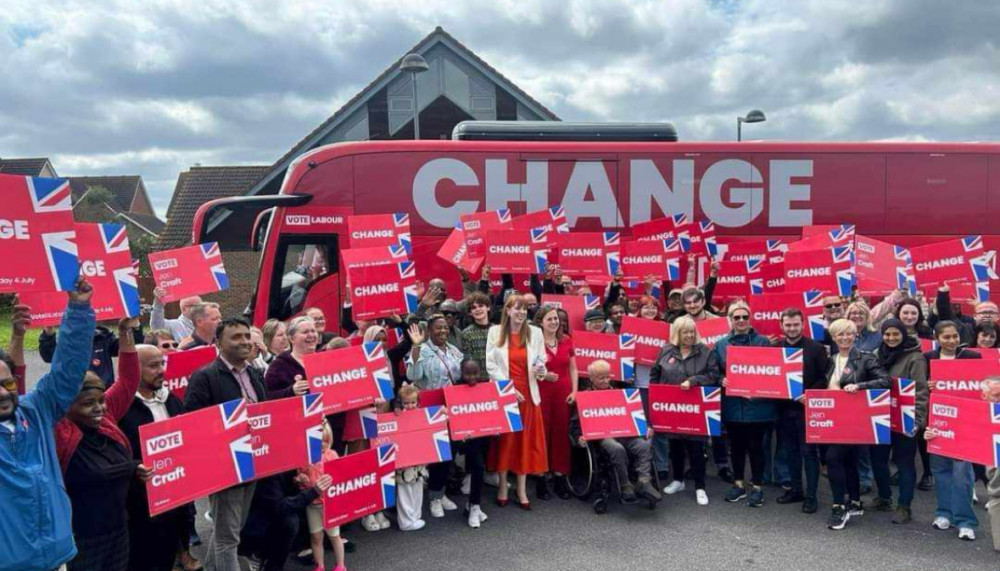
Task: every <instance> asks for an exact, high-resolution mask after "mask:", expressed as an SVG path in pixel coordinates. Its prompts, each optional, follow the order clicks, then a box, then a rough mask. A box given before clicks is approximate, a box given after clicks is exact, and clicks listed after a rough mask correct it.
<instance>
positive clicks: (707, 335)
mask: <svg viewBox="0 0 1000 571" xmlns="http://www.w3.org/2000/svg"><path fill="white" fill-rule="evenodd" d="M694 328H695V329H697V330H698V336H699V337H701V342H702V343H704V344H705V345H706V346H707V347H708V348H709V349H711V348H713V347H715V344H716V343H717V342H718V341H719V339H722V338H723V337H725V336H726V335H729V333H730V332H731V331H732V328H731V327H730V326H729V319H727V318H725V317H712V318H709V319H703V320H701V321H695V322H694Z"/></svg>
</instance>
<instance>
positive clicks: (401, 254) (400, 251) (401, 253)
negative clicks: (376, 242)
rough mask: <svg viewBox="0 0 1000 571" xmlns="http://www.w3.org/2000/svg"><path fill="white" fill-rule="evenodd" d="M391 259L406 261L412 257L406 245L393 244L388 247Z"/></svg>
mask: <svg viewBox="0 0 1000 571" xmlns="http://www.w3.org/2000/svg"><path fill="white" fill-rule="evenodd" d="M388 248H389V258H391V259H393V260H406V259H407V258H409V257H410V248H409V247H408V245H407V244H406V243H402V244H393V245H391V246H388Z"/></svg>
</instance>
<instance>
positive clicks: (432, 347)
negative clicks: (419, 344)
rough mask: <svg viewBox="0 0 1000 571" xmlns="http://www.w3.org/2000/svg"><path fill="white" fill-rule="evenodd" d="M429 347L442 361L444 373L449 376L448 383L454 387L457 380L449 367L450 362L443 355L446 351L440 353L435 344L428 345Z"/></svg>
mask: <svg viewBox="0 0 1000 571" xmlns="http://www.w3.org/2000/svg"><path fill="white" fill-rule="evenodd" d="M428 347H430V350H431V351H432V352H433V353H434V355H435V356H436V357H437V358H438V359H440V360H441V365H443V366H444V372H445V374H446V375H448V383H449V384H452V385H454V384H455V378H454V377H453V376H452V375H451V367H449V366H448V361H447V360H446V359H445V358H444V355H442V354H441V353H443V352H444V351H440V352H439V350H438V348H437V347H435V346H434V345H433V344H430V345H428Z"/></svg>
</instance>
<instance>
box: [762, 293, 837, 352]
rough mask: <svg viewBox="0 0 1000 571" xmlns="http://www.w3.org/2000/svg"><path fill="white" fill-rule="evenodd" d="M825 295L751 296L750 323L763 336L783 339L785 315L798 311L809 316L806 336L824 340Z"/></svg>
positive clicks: (780, 294) (804, 326) (804, 332)
mask: <svg viewBox="0 0 1000 571" xmlns="http://www.w3.org/2000/svg"><path fill="white" fill-rule="evenodd" d="M824 297H826V293H825V292H822V291H807V292H803V293H765V294H763V295H752V296H750V321H751V323H753V326H754V329H756V330H757V333H760V334H761V335H781V334H782V333H781V312H782V311H784V310H786V309H788V308H790V307H795V308H798V309H800V310H801V311H802V313H803V314H804V315H805V318H806V322H805V323H803V324H802V329H803V334H804V335H805V336H806V337H809V338H811V339H818V340H821V341H822V340H823V338H824V337H825V336H826V321H825V320H824V319H823V298H824Z"/></svg>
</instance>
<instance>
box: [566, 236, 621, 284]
mask: <svg viewBox="0 0 1000 571" xmlns="http://www.w3.org/2000/svg"><path fill="white" fill-rule="evenodd" d="M561 238H562V239H561V240H559V246H558V248H557V249H556V251H557V252H558V258H557V259H558V260H559V267H560V268H561V269H562V273H563V274H565V275H569V276H613V275H615V274H616V273H618V271H619V270H620V269H621V244H622V242H621V234H620V233H618V232H570V233H569V234H564V235H563V236H562V237H561Z"/></svg>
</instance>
